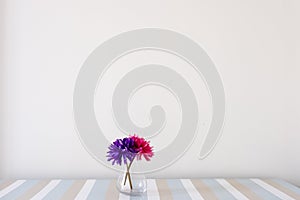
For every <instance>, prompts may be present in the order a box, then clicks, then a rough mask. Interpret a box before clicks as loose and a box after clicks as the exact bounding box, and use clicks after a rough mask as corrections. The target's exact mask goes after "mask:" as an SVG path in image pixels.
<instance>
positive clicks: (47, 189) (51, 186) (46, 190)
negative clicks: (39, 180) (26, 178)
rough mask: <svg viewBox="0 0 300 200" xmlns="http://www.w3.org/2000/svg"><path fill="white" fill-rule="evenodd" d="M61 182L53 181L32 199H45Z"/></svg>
mask: <svg viewBox="0 0 300 200" xmlns="http://www.w3.org/2000/svg"><path fill="white" fill-rule="evenodd" d="M60 182H61V180H52V181H50V183H48V184H47V185H46V186H45V187H44V188H43V189H42V190H41V191H39V193H37V194H36V195H34V197H32V198H31V200H40V199H43V198H44V197H45V196H46V195H47V194H48V193H49V192H51V191H52V190H53V189H54V188H55V187H56V186H57V185H58V184H59V183H60Z"/></svg>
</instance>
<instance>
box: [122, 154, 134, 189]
mask: <svg viewBox="0 0 300 200" xmlns="http://www.w3.org/2000/svg"><path fill="white" fill-rule="evenodd" d="M133 161H134V158H133V159H132V161H131V162H130V163H129V165H128V164H126V168H127V170H126V174H125V180H124V185H125V184H126V181H127V178H128V180H129V185H130V189H131V190H132V181H131V176H130V172H129V170H130V167H131V165H132V163H133Z"/></svg>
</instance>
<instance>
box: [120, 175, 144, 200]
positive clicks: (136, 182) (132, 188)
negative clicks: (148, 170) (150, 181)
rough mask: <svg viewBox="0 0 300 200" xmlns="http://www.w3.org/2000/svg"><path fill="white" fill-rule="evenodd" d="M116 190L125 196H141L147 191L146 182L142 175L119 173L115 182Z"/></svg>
mask: <svg viewBox="0 0 300 200" xmlns="http://www.w3.org/2000/svg"><path fill="white" fill-rule="evenodd" d="M117 189H118V190H119V192H121V193H123V194H127V195H134V196H136V195H142V194H143V193H145V192H146V191H147V181H146V177H145V176H144V175H143V174H135V173H129V176H128V174H127V171H125V172H124V173H121V174H120V175H119V177H118V180H117Z"/></svg>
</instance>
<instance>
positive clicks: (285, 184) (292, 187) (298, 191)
mask: <svg viewBox="0 0 300 200" xmlns="http://www.w3.org/2000/svg"><path fill="white" fill-rule="evenodd" d="M272 181H274V182H277V183H278V184H280V185H282V186H283V187H285V188H287V189H289V190H291V191H293V192H295V193H296V194H299V195H300V188H299V187H297V186H295V185H293V184H291V183H289V182H286V181H283V180H280V179H272Z"/></svg>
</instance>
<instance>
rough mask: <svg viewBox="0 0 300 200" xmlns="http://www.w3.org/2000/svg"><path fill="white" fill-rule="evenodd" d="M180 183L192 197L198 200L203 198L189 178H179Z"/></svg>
mask: <svg viewBox="0 0 300 200" xmlns="http://www.w3.org/2000/svg"><path fill="white" fill-rule="evenodd" d="M180 180H181V183H182V185H183V186H184V188H185V189H186V191H187V192H188V194H189V195H190V197H191V198H192V199H199V200H204V199H203V197H202V196H201V194H200V193H199V192H198V190H197V189H196V188H195V187H194V185H193V183H192V182H191V180H190V179H180Z"/></svg>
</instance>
